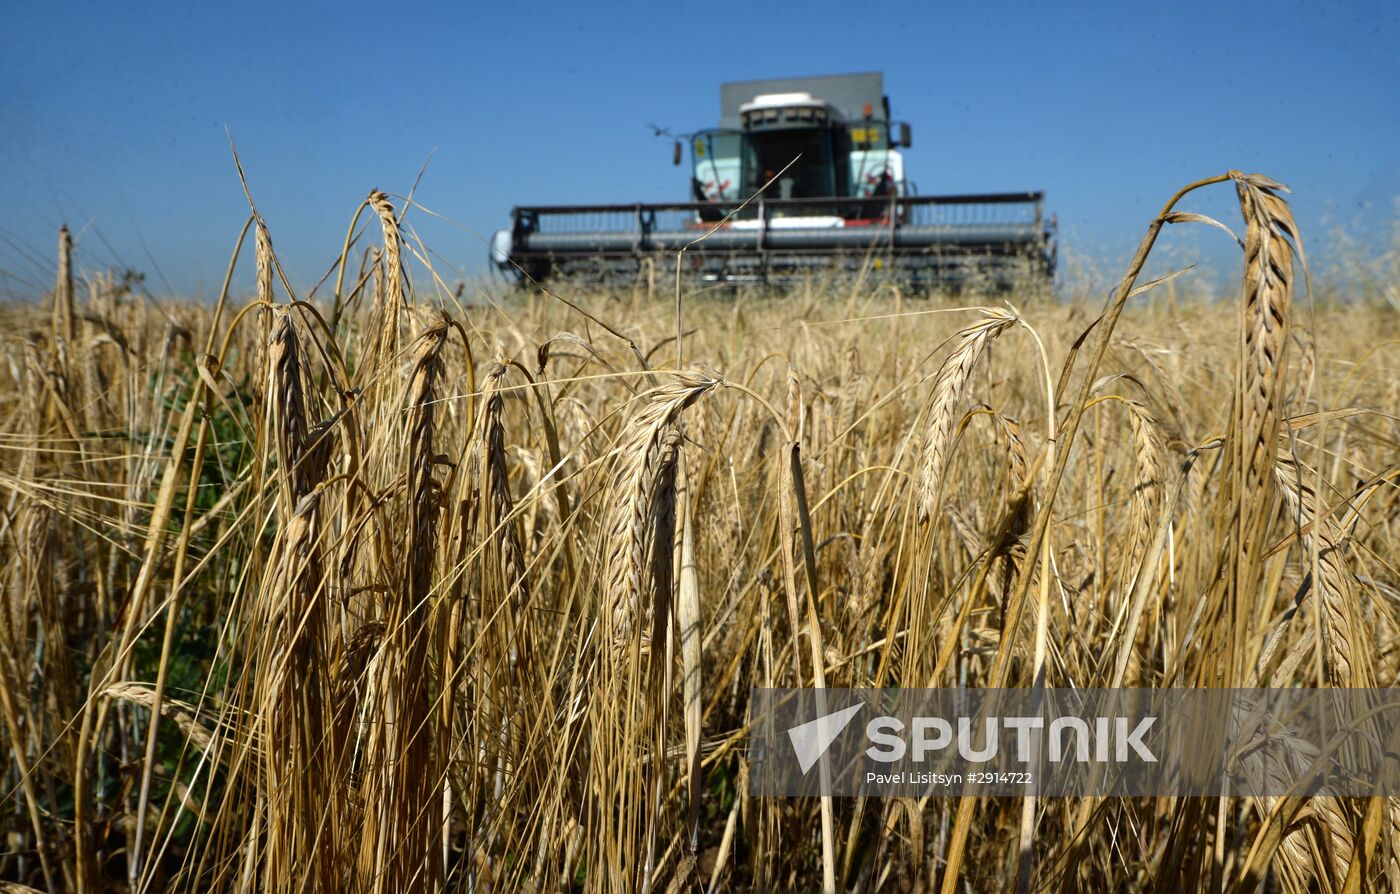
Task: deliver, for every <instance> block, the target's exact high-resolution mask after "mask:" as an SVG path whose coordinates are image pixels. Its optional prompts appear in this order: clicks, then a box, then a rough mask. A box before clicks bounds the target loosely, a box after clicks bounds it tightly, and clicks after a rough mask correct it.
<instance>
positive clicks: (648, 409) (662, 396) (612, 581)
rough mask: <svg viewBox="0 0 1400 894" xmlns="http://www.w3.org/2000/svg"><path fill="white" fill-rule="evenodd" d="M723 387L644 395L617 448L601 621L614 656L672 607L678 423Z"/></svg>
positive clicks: (665, 388)
mask: <svg viewBox="0 0 1400 894" xmlns="http://www.w3.org/2000/svg"><path fill="white" fill-rule="evenodd" d="M719 384H720V382H719V380H717V379H714V378H710V377H707V376H704V375H701V374H698V373H693V374H686V375H678V376H676V378H675V381H672V382H669V383H667V384H665V385H661V386H660V387H657V388H654V389H652V390H651V391H649V392H647V393H646V394H645V395H643V397H642V399H643V400H644V401H645V403H644V404H643V406H642V408H641V409H640V410H638V411H637V413H636V414H635V415H634V416H633V417H632V418H631V419H630V420H629V421H628V424H627V429H626V430H625V431H624V432H623V434H622V437H621V439H620V441H619V446H618V460H617V465H616V469H615V472H614V476H613V486H612V499H613V501H614V502H613V506H612V508H611V509H610V511H609V513H608V516H607V522H606V526H605V532H606V533H605V538H606V539H605V543H606V546H605V549H606V553H605V556H604V562H605V566H604V578H603V580H604V587H605V590H604V600H605V604H604V607H603V616H604V617H606V618H609V619H610V629H609V636H608V640H609V641H610V642H611V643H612V645H613V647H614V648H617V649H625V648H627V645H628V643H630V642H631V640H632V637H633V635H634V633H635V632H636V630H637V626H638V623H639V622H642V624H643V629H645V624H646V622H648V621H650V619H651V618H652V617H653V611H654V608H655V604H656V603H657V601H658V600H665V601H666V602H667V603H669V601H670V598H671V594H670V586H669V581H670V577H671V546H672V540H673V539H674V535H675V483H676V479H675V475H676V451H677V449H678V448H679V446H680V440H681V439H680V434H679V432H678V431H677V430H676V429H675V422H676V421H677V420H678V419H679V417H680V414H681V413H682V412H684V410H685V409H686V408H687V407H689V406H691V405H692V404H694V403H695V402H696V401H697V400H699V399H700V398H701V397H703V396H704V395H705V394H706V393H708V392H709V391H710V390H712V389H713V388H715V387H716V386H717V385H719ZM642 646H643V648H644V649H645V648H646V647H647V644H646V643H645V642H643V643H642Z"/></svg>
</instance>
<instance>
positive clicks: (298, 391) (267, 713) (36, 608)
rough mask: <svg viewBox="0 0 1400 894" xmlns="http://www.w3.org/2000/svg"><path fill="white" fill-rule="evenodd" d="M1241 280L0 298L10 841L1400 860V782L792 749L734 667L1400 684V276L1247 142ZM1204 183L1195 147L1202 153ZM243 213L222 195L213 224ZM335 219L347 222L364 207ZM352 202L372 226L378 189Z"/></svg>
mask: <svg viewBox="0 0 1400 894" xmlns="http://www.w3.org/2000/svg"><path fill="white" fill-rule="evenodd" d="M1195 188H1201V189H1211V190H1231V189H1233V190H1234V191H1235V194H1236V195H1237V196H1238V199H1239V211H1240V217H1239V218H1238V219H1236V220H1230V221H1223V222H1220V223H1223V224H1225V225H1226V226H1227V227H1228V228H1230V229H1231V230H1233V231H1234V232H1235V233H1237V234H1238V238H1239V242H1240V249H1241V253H1240V258H1241V260H1240V266H1239V268H1238V270H1239V271H1240V272H1239V274H1238V276H1237V279H1236V284H1235V285H1234V286H1232V287H1231V288H1230V289H1229V291H1228V294H1225V295H1222V296H1219V300H1214V301H1203V300H1197V299H1190V300H1188V299H1185V298H1182V297H1181V296H1180V294H1179V293H1178V291H1177V287H1178V286H1179V285H1180V284H1181V283H1182V282H1185V281H1186V280H1187V278H1189V275H1190V274H1189V273H1188V274H1186V275H1185V276H1184V277H1182V278H1181V279H1169V281H1165V282H1164V281H1157V282H1147V281H1145V280H1143V279H1142V278H1141V277H1140V276H1139V273H1140V271H1141V269H1142V268H1143V264H1144V262H1145V260H1146V259H1147V257H1148V255H1149V252H1150V250H1151V249H1152V247H1153V241H1154V239H1155V238H1156V236H1157V233H1158V231H1159V229H1161V228H1162V227H1164V226H1168V225H1183V226H1194V225H1198V224H1201V223H1209V222H1210V221H1207V220H1202V219H1200V218H1199V217H1198V216H1195V215H1190V214H1186V213H1184V212H1179V211H1176V210H1174V209H1175V204H1176V202H1177V199H1178V198H1179V197H1180V194H1179V195H1178V197H1174V198H1173V199H1172V200H1171V201H1170V202H1168V204H1167V206H1166V207H1165V208H1164V210H1163V212H1162V214H1161V215H1160V216H1159V217H1158V218H1157V220H1156V221H1155V222H1154V223H1153V225H1152V228H1151V229H1150V230H1149V232H1148V233H1147V234H1146V236H1145V238H1144V241H1143V244H1142V247H1141V249H1140V250H1139V253H1138V255H1137V257H1136V258H1134V259H1132V260H1131V261H1130V262H1125V266H1126V269H1127V272H1126V275H1125V276H1124V278H1123V280H1122V282H1121V283H1120V284H1119V285H1118V286H1117V287H1116V289H1115V290H1114V293H1113V295H1112V296H1109V297H1107V298H1106V299H1105V298H1104V297H1103V296H1099V297H1097V298H1084V299H1080V300H1073V301H1064V302H1054V301H1049V300H1046V299H1045V298H1044V297H1043V296H1036V295H1033V294H1030V293H1026V294H1024V295H1023V294H1020V293H1013V294H1011V295H989V296H981V295H976V294H963V295H959V296H955V297H938V296H935V297H932V298H929V297H917V296H909V295H904V294H901V293H900V290H899V288H898V286H897V284H891V283H886V282H880V281H878V280H873V279H861V278H858V279H856V280H854V281H845V280H843V281H841V282H835V281H833V282H814V283H811V284H809V285H807V286H804V287H798V288H794V289H792V290H789V291H786V292H783V293H750V292H743V293H739V294H719V295H714V294H697V293H695V290H694V288H693V286H691V285H683V286H682V287H681V289H680V291H678V292H676V293H675V294H673V293H672V292H671V291H670V288H669V283H668V282H667V279H668V277H667V276H666V275H665V271H664V269H663V270H661V271H659V272H657V273H656V275H655V276H653V277H650V278H649V279H647V278H644V280H643V281H642V282H639V283H637V284H635V285H629V286H623V287H620V288H615V289H608V290H592V291H586V290H579V289H574V288H571V287H569V286H568V284H561V285H558V286H552V287H551V290H550V292H549V293H544V292H540V291H538V290H528V291H518V292H510V293H501V292H490V293H487V292H483V293H481V294H479V295H476V296H473V295H470V294H463V293H461V292H459V291H454V290H452V289H449V288H448V287H447V286H446V285H445V284H444V283H443V281H442V280H441V279H440V278H438V276H437V275H436V274H435V273H434V271H433V268H432V265H431V263H430V260H431V256H430V255H429V254H428V252H427V249H426V248H425V247H424V246H423V245H422V244H421V243H420V242H419V241H418V240H417V239H416V237H415V235H414V233H413V231H412V229H411V227H410V226H409V224H408V223H407V221H408V220H411V216H412V215H411V210H410V212H409V213H408V214H406V213H405V207H406V203H405V202H404V201H403V200H401V199H393V198H391V197H389V196H387V195H385V194H383V193H379V192H376V193H373V194H371V196H370V197H369V198H368V199H366V200H365V202H364V203H363V204H362V205H361V207H360V211H359V213H358V214H356V215H355V222H354V223H352V224H351V228H350V236H347V239H346V249H345V252H344V254H343V255H342V258H341V261H340V264H339V265H338V266H337V269H335V270H334V271H333V274H332V275H331V276H330V277H328V278H327V280H326V281H324V282H323V283H322V284H321V285H320V286H318V288H317V289H316V290H315V292H314V293H313V294H303V293H300V292H293V290H292V289H291V287H290V285H289V282H288V277H287V276H286V275H285V273H284V271H283V270H282V267H281V264H280V262H279V261H278V258H277V254H276V250H275V247H274V242H273V238H274V236H275V235H276V233H275V232H274V231H272V230H270V229H269V225H268V224H267V223H266V222H264V221H263V220H262V218H261V217H259V216H258V215H257V213H256V212H253V213H252V214H251V215H250V217H249V218H248V221H247V223H246V225H245V226H244V228H243V230H242V234H241V235H239V236H238V239H237V248H235V250H234V251H233V254H232V260H231V261H230V267H229V272H230V281H231V280H232V279H233V278H234V274H235V273H236V272H237V271H239V270H242V269H244V268H245V267H249V266H251V268H252V269H253V270H254V271H255V276H256V293H255V294H252V295H247V296H241V297H240V296H238V295H230V294H229V293H228V287H227V284H226V286H225V291H224V294H223V295H221V296H220V299H219V301H218V303H217V305H214V304H212V303H211V304H208V305H202V304H193V303H177V302H158V301H153V300H150V299H149V298H146V297H143V296H142V294H141V293H140V290H139V288H138V286H139V284H133V282H132V281H131V280H130V279H129V278H123V277H119V276H116V275H113V274H110V273H105V272H103V271H98V270H86V269H76V265H75V263H74V261H73V252H72V240H71V239H70V237H69V236H68V234H67V231H66V230H65V231H64V232H63V233H62V234H60V237H59V248H58V254H57V264H56V269H57V271H58V274H57V280H56V285H55V287H54V290H53V292H52V293H51V294H49V295H45V296H35V297H36V301H35V302H34V303H33V304H31V305H15V304H12V305H9V306H3V307H0V322H2V323H3V334H0V358H3V362H2V363H0V586H2V587H3V594H4V598H3V602H0V714H2V715H3V724H4V726H3V733H0V742H3V748H0V761H2V762H3V763H0V779H3V792H4V798H3V801H0V804H3V807H4V813H3V819H0V824H2V825H3V828H4V831H5V834H6V839H5V840H6V845H5V847H4V848H3V852H0V879H3V880H7V882H5V883H0V890H4V891H24V890H30V889H31V888H32V889H39V890H46V891H63V890H77V891H109V890H110V891H120V890H131V891H152V892H154V891H166V890H209V891H386V892H391V891H410V890H423V891H440V890H452V891H535V892H555V891H656V892H661V891H727V890H741V891H743V890H756V891H769V890H822V889H824V888H825V889H832V890H859V891H870V892H873V891H895V892H912V891H929V892H931V891H942V892H944V894H954V892H964V891H977V892H980V891H994V890H1015V889H1020V890H1033V891H1041V890H1056V891H1061V890H1064V891H1124V892H1128V891H1176V890H1188V891H1222V890H1228V891H1238V892H1254V891H1368V890H1376V891H1381V890H1400V844H1397V841H1400V801H1397V800H1395V799H1384V798H1376V799H1371V800H1337V799H1288V798H1280V799H1247V798H1234V799H1205V798H1156V799H1102V798H1101V799H1079V798H1042V799H1034V798H1020V799H1009V798H1002V799H991V798H988V799H977V798H970V797H969V798H962V799H957V798H953V799H938V798H928V799H923V800H914V799H856V798H825V799H820V798H817V799H787V800H785V799H764V798H754V797H750V796H749V795H748V773H749V764H748V755H747V753H746V736H747V732H748V731H747V728H746V722H747V716H748V699H749V690H750V688H751V687H773V686H818V687H822V686H825V687H921V686H976V687H999V686H1008V687H1025V686H1032V685H1035V684H1037V683H1039V684H1042V685H1047V686H1062V687H1068V686H1076V687H1117V686H1141V687H1244V686H1264V685H1269V686H1277V687H1286V686H1335V687H1362V686H1372V685H1381V686H1390V685H1393V684H1394V683H1395V682H1396V679H1397V671H1400V649H1397V646H1398V645H1400V641H1398V640H1397V635H1400V489H1397V479H1400V449H1398V448H1400V415H1397V414H1400V318H1398V317H1397V313H1396V312H1395V310H1394V309H1393V308H1392V307H1389V306H1387V305H1386V304H1385V303H1383V302H1382V301H1380V300H1379V299H1378V298H1377V297H1376V296H1375V295H1364V294H1363V295H1355V296H1351V298H1352V300H1349V301H1345V302H1343V301H1335V300H1323V299H1318V298H1314V297H1313V296H1311V295H1310V294H1309V292H1308V290H1307V289H1306V287H1305V277H1304V267H1303V264H1302V263H1301V260H1300V259H1299V257H1298V255H1297V253H1296V251H1295V249H1296V248H1298V247H1299V246H1300V245H1301V241H1302V240H1303V239H1304V238H1305V235H1306V234H1299V233H1297V232H1296V229H1297V228H1296V226H1295V224H1294V221H1293V217H1292V214H1291V212H1290V209H1289V206H1288V205H1287V203H1286V200H1285V195H1284V191H1283V190H1282V188H1281V187H1280V186H1279V184H1276V183H1274V182H1273V181H1271V180H1269V179H1267V178H1265V177H1261V176H1258V175H1243V174H1238V173H1235V172H1231V173H1230V174H1228V175H1223V176H1221V177H1214V178H1210V179H1209V180H1208V181H1203V182H1201V183H1199V184H1193V185H1192V187H1191V189H1195ZM1183 192H1185V191H1183ZM236 233H237V231H236V230H234V231H233V232H232V233H231V236H232V235H234V234H236ZM357 234H358V235H357ZM351 236H353V237H354V238H351Z"/></svg>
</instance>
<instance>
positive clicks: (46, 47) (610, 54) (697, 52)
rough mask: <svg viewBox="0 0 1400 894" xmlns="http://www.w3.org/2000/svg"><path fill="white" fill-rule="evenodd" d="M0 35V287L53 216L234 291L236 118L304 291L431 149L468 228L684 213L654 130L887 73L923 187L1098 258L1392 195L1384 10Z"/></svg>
mask: <svg viewBox="0 0 1400 894" xmlns="http://www.w3.org/2000/svg"><path fill="white" fill-rule="evenodd" d="M206 7H207V8H206ZM0 21H3V27H0V121H3V122H4V125H3V127H4V135H3V137H0V173H3V175H4V187H5V191H6V193H7V195H6V198H5V201H3V202H0V271H3V272H4V275H3V276H0V295H7V294H16V293H19V294H25V293H26V292H29V290H30V289H31V288H33V289H38V288H43V287H44V286H43V285H41V283H44V282H45V281H46V280H47V278H48V276H49V274H48V273H47V272H46V270H47V268H45V267H44V266H43V264H44V263H51V262H50V261H48V259H49V258H50V257H51V256H52V253H53V242H54V232H55V231H56V230H57V228H58V225H59V224H60V223H62V222H65V221H66V222H68V223H69V225H70V226H71V227H73V229H74V230H75V231H77V232H79V235H80V240H79V260H80V262H81V263H83V264H84V265H86V266H88V267H100V266H105V265H107V264H112V263H117V262H118V261H119V260H120V261H121V262H123V263H125V264H129V265H131V266H133V267H137V268H141V269H145V270H147V271H148V272H149V274H150V276H149V285H150V287H151V289H152V290H153V291H155V292H156V293H157V294H163V293H165V292H166V291H167V286H166V285H165V284H164V283H163V282H162V279H161V277H160V276H158V275H157V273H156V272H155V270H154V264H153V263H152V261H151V258H152V257H153V258H154V261H155V263H156V264H158V265H159V268H160V271H161V272H162V273H163V274H164V278H165V280H166V281H168V283H169V287H168V288H169V289H173V290H174V291H176V292H179V293H181V294H186V295H199V294H205V295H207V294H209V293H212V292H214V291H216V290H217V288H218V284H219V282H220V280H221V279H222V276H223V271H224V267H225V264H226V263H227V258H228V253H229V251H230V249H231V247H232V242H233V239H234V237H235V236H236V234H237V231H238V228H239V226H240V225H241V224H242V221H243V219H244V217H245V215H246V213H247V205H246V203H245V201H244V198H243V194H242V191H241V189H240V187H239V184H238V180H237V176H236V173H235V171H234V167H233V163H232V161H231V158H230V155H229V150H228V144H227V142H226V138H225V133H224V129H225V127H227V128H228V129H229V130H230V131H231V132H232V134H233V137H234V139H235V141H236V142H237V145H238V149H239V153H240V155H241V157H242V159H243V163H244V166H245V168H246V170H247V172H248V176H249V180H250V184H251V187H252V190H253V195H254V199H255V200H256V201H257V202H258V205H259V209H260V210H261V211H262V212H263V215H264V216H265V218H266V219H267V221H268V223H269V226H270V227H271V230H272V235H273V240H274V243H275V245H276V246H277V249H278V252H279V255H281V257H282V258H283V260H284V264H285V265H286V266H287V267H288V268H289V273H291V274H292V277H293V281H294V282H296V283H297V284H298V285H301V286H305V285H309V284H310V283H311V282H314V281H315V280H316V279H318V278H319V276H320V275H321V273H322V272H323V271H324V269H325V268H326V266H328V264H329V263H330V261H331V260H332V258H333V257H334V256H335V255H336V254H337V253H338V251H339V245H340V240H341V239H342V237H343V233H344V229H345V227H346V225H347V224H348V221H349V216H350V214H351V213H352V212H353V211H354V209H355V207H356V205H357V204H358V203H359V201H360V200H361V199H362V198H363V196H364V195H365V194H366V193H367V192H368V190H369V189H370V188H371V187H379V188H381V189H385V190H387V191H389V192H391V193H400V194H402V193H405V192H407V191H408V189H409V187H410V186H411V185H412V183H413V180H414V178H415V176H416V175H417V173H418V171H419V168H420V167H421V166H422V164H423V162H424V160H425V159H426V158H427V157H428V155H429V153H430V152H432V151H433V150H436V152H435V154H434V155H433V158H432V162H431V164H430V165H429V167H428V170H427V173H426V176H425V177H424V180H423V183H422V185H421V186H420V188H419V192H418V198H419V200H421V201H422V203H423V204H424V205H426V206H427V207H430V208H432V209H433V210H435V211H438V212H441V213H442V214H444V215H447V216H449V217H451V218H452V219H453V220H455V221H457V222H459V223H460V224H461V225H462V226H463V227H465V228H467V229H469V230H472V231H475V232H476V233H479V234H482V235H489V232H490V231H491V230H493V229H496V228H498V227H501V226H504V225H505V224H506V222H507V220H508V216H509V212H510V208H511V206H512V205H513V204H516V203H529V202H559V203H565V202H592V201H617V202H623V201H627V202H631V201H663V200H683V199H684V198H685V197H686V175H685V174H684V172H683V171H678V170H677V169H675V168H673V167H671V165H670V147H669V143H668V142H667V141H665V140H662V139H657V138H655V137H653V136H652V135H651V133H650V132H649V131H648V129H647V128H646V127H645V124H646V123H647V122H655V123H657V124H660V125H663V126H669V127H673V128H675V129H677V130H679V131H687V130H694V129H698V128H701V127H705V126H712V125H713V124H714V123H715V121H716V119H717V117H718V113H719V110H718V106H719V83H720V82H721V81H725V80H739V79H749V78H761V77H776V76H789V75H804V74H829V73H839V72H845V71H871V70H883V71H884V72H885V78H886V80H885V83H886V90H887V92H888V93H889V95H890V98H891V104H892V107H893V111H894V114H895V115H896V117H899V118H902V119H906V120H909V121H911V122H912V123H913V126H914V148H913V149H912V150H910V151H909V153H908V166H909V170H910V173H911V175H912V176H913V177H914V179H916V180H917V181H918V183H919V186H920V188H921V191H923V192H925V193H935V192H958V191H997V190H1018V189H1043V190H1045V191H1046V192H1047V194H1048V199H1049V205H1050V207H1051V209H1052V210H1054V211H1056V212H1057V213H1058V215H1059V219H1060V222H1061V226H1062V233H1063V236H1064V240H1065V241H1066V243H1068V244H1069V245H1070V247H1071V248H1072V249H1073V250H1075V251H1076V252H1077V253H1079V254H1081V255H1089V256H1092V257H1095V258H1097V259H1101V261H1102V263H1104V265H1105V266H1106V267H1108V268H1112V269H1116V268H1117V267H1119V266H1121V264H1122V261H1123V257H1122V256H1123V255H1124V254H1125V253H1127V252H1129V251H1130V250H1131V247H1132V245H1133V244H1135V242H1136V240H1137V238H1138V236H1139V234H1140V233H1141V232H1142V229H1143V227H1144V225H1145V224H1146V223H1147V221H1148V220H1149V219H1150V217H1151V216H1152V214H1153V213H1154V212H1155V210H1156V208H1157V207H1158V206H1159V205H1160V203H1161V202H1162V201H1163V200H1164V199H1165V198H1166V197H1167V196H1168V195H1169V194H1170V193H1171V192H1172V191H1174V190H1175V189H1176V188H1177V187H1178V186H1180V185H1182V184H1184V183H1185V182H1187V181H1189V180H1192V179H1194V178H1197V177H1200V176H1205V175H1208V174H1212V173H1216V172H1219V171H1222V170H1224V169H1227V168H1231V167H1240V168H1245V169H1249V170H1257V171H1262V172H1265V173H1268V174H1270V175H1272V176H1274V177H1276V178H1278V179H1281V180H1283V181H1285V182H1287V183H1288V184H1289V185H1291V186H1292V187H1293V189H1294V192H1295V193H1296V199H1295V208H1296V210H1297V213H1298V215H1299V219H1300V224H1301V225H1302V227H1303V228H1304V233H1305V236H1307V237H1310V238H1311V241H1312V242H1313V243H1315V244H1318V245H1320V246H1325V240H1324V239H1323V233H1324V232H1325V230H1326V228H1327V227H1329V226H1331V225H1333V224H1338V223H1340V224H1346V225H1349V226H1353V225H1354V226H1358V227H1361V228H1363V229H1364V228H1366V227H1370V228H1371V229H1370V230H1369V231H1367V232H1370V233H1371V234H1372V235H1373V236H1374V238H1376V239H1388V238H1389V231H1390V229H1391V228H1392V227H1393V225H1394V219H1395V215H1396V211H1395V208H1396V205H1395V204H1394V202H1393V200H1394V199H1395V197H1397V196H1400V51H1398V50H1397V48H1396V44H1397V42H1400V4H1397V3H1395V2H1393V0H1392V2H1386V3H1367V4H1362V3H1334V2H1321V3H1320V2H1316V0H1310V2H1305V3H1298V2H1292V0H1272V2H1267V3H1157V4H1102V5H1093V6H1090V5H1088V4H1085V5H1077V6H1076V5H1071V4H1063V3H1060V4H991V3H965V4H939V3H927V2H924V3H908V4H904V3H882V4H866V5H861V4H855V3H851V2H849V0H846V2H840V3H828V2H803V3H785V4H771V5H769V4H761V3H755V2H749V3H729V2H706V3H647V4H638V5H630V6H624V5H608V4H600V3H576V2H568V3H563V2H555V0H539V2H521V3H508V2H507V3H452V4H442V5H436V6H431V7H423V8H418V9H410V8H408V7H403V8H402V9H400V8H397V7H395V6H393V5H392V4H385V3H378V4H372V5H360V4H355V3H348V2H340V3H335V4H330V5H326V6H324V7H319V8H314V7H310V6H306V7H298V8H295V9H292V8H287V9H282V8H279V7H278V6H276V5H263V4H258V3H239V4H217V5H216V4H203V3H190V2H182V3H100V4H99V3H84V2H78V3H38V2H33V0H30V2H16V0H10V2H9V3H7V4H6V12H5V13H4V15H3V16H0ZM1228 199H1229V192H1228V191H1227V190H1221V191H1220V193H1219V195H1218V196H1217V197H1216V198H1215V199H1208V200H1205V201H1204V202H1202V203H1198V205H1197V207H1199V208H1202V209H1203V210H1216V211H1219V212H1220V213H1222V214H1228V213H1230V212H1229V207H1228V203H1227V200H1228ZM410 220H412V221H416V222H417V223H418V224H419V229H420V232H421V233H422V234H423V236H424V238H425V239H426V240H427V241H428V244H429V245H430V247H431V248H433V249H434V250H435V251H436V252H437V253H438V255H440V257H441V260H442V262H443V263H444V270H443V272H444V273H445V274H448V275H451V274H450V270H451V267H450V266H449V265H455V266H456V267H458V268H460V269H463V270H466V271H467V272H479V271H481V270H483V269H484V267H485V260H484V259H485V256H486V247H485V245H484V244H483V243H482V242H481V241H479V240H478V239H477V238H475V237H473V236H472V235H470V234H469V233H467V232H464V231H463V230H461V229H456V228H452V227H446V226H443V225H440V224H439V225H433V224H432V223H431V222H430V221H429V220H428V219H427V218H426V217H423V216H418V217H416V218H412V217H411V218H410ZM1199 238H1200V239H1201V240H1205V243H1210V242H1211V240H1212V239H1214V238H1215V237H1207V236H1205V235H1202V236H1200V237H1199ZM1205 243H1203V244H1205ZM1212 244H1213V243H1212ZM1221 250H1223V249H1221ZM36 254H37V255H39V256H40V257H39V258H38V259H36V258H34V257H32V256H33V255H36ZM148 255H149V256H148ZM243 282H244V283H245V284H246V282H247V280H246V279H245V280H243ZM31 294H32V292H31Z"/></svg>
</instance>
